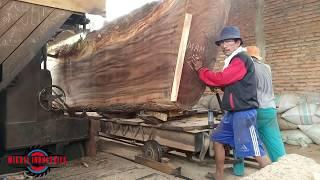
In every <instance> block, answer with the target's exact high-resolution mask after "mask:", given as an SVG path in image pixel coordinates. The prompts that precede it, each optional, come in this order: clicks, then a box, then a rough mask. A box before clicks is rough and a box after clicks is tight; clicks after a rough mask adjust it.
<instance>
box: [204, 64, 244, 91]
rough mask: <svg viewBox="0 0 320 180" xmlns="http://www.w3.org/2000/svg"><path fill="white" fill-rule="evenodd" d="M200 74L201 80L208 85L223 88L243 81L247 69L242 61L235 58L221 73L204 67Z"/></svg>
mask: <svg viewBox="0 0 320 180" xmlns="http://www.w3.org/2000/svg"><path fill="white" fill-rule="evenodd" d="M198 73H199V78H200V79H201V80H202V81H203V82H204V83H206V84H207V85H209V86H216V87H223V86H226V85H229V84H232V83H235V82H237V81H239V80H241V79H242V78H243V77H244V76H245V75H246V73H247V69H246V66H245V64H244V62H243V61H242V60H241V59H239V58H235V59H234V60H232V62H231V63H230V64H229V66H228V67H227V68H225V69H224V70H223V71H221V72H213V71H210V70H209V69H208V68H204V67H203V68H200V69H199V71H198Z"/></svg>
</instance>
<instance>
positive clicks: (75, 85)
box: [52, 0, 230, 112]
mask: <svg viewBox="0 0 320 180" xmlns="http://www.w3.org/2000/svg"><path fill="white" fill-rule="evenodd" d="M229 8H230V1H229V0H214V1H213V0H201V1H200V0H166V1H159V2H154V3H151V4H147V5H145V6H144V7H142V8H140V9H137V10H135V11H133V12H132V13H130V14H128V15H126V16H124V17H122V18H119V19H118V20H116V21H113V22H110V23H108V24H106V25H105V26H104V27H103V28H102V29H101V30H99V31H95V32H92V33H90V34H88V35H87V37H86V38H85V39H84V40H81V41H79V42H77V43H76V44H74V45H73V46H72V47H70V46H66V47H63V48H62V49H60V51H59V63H58V64H57V65H56V66H55V67H54V68H53V69H52V76H53V83H54V84H56V85H59V86H61V87H62V88H63V89H64V90H65V92H66V94H67V104H68V105H69V106H70V107H71V108H73V109H81V108H85V109H87V110H95V111H103V112H133V111H139V110H149V111H158V112H166V111H180V110H186V109H190V108H191V107H192V106H193V105H194V104H195V103H196V102H197V101H198V100H199V98H200V97H201V95H202V93H203V91H204V90H205V85H204V84H203V83H201V82H200V81H199V79H198V76H197V74H196V72H195V71H194V70H193V69H192V68H191V67H190V65H189V62H190V61H191V60H192V59H193V58H200V59H201V60H202V61H203V62H204V64H205V66H212V65H213V63H214V62H215V60H216V55H217V47H216V46H215V45H214V40H215V39H216V37H217V35H218V34H219V32H220V31H221V29H222V28H223V26H224V24H225V23H226V21H227V19H228V13H229Z"/></svg>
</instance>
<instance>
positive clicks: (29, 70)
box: [0, 0, 105, 173]
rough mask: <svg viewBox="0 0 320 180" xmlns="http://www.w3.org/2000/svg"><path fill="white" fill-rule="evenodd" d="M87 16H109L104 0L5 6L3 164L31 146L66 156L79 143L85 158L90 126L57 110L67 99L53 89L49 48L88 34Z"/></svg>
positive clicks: (0, 35)
mask: <svg viewBox="0 0 320 180" xmlns="http://www.w3.org/2000/svg"><path fill="white" fill-rule="evenodd" d="M86 13H92V14H99V15H101V14H103V13H105V2H104V0H93V1H90V3H87V2H86V1H85V0H75V1H72V2H69V1H60V2H58V3H57V2H52V1H38V0H2V1H1V2H0V22H1V27H0V39H1V40H0V47H1V48H0V104H1V105H0V133H1V134H0V157H1V164H2V165H3V163H4V162H5V161H3V160H4V159H5V156H6V155H8V154H10V153H12V152H18V151H19V150H22V149H26V148H30V147H39V146H41V147H42V146H52V147H54V149H55V150H57V152H58V153H61V154H62V153H64V147H67V146H72V145H74V144H77V146H76V148H74V149H78V151H80V152H82V154H83V147H82V146H81V144H83V143H79V142H83V141H84V140H85V139H86V138H87V137H88V134H89V130H88V128H89V121H88V120H87V119H85V118H81V117H76V116H70V113H69V114H68V113H66V112H64V111H61V110H60V108H59V107H57V105H59V103H55V102H59V101H61V102H62V100H63V98H65V94H64V93H63V91H62V90H61V89H60V88H59V87H57V86H53V85H52V78H51V74H50V71H49V70H47V48H46V46H47V43H48V42H49V41H50V40H52V39H54V38H55V37H56V36H57V35H58V34H59V33H60V32H62V31H64V30H66V29H68V30H74V31H81V30H85V29H86V28H85V26H86V24H87V23H88V22H89V21H88V19H87V18H86V16H85V14H86ZM3 22H5V23H3ZM60 105H61V103H60ZM62 105H63V104H62ZM1 167H2V166H1ZM0 169H2V170H5V169H6V168H0ZM2 170H1V171H2ZM0 173H1V172H0Z"/></svg>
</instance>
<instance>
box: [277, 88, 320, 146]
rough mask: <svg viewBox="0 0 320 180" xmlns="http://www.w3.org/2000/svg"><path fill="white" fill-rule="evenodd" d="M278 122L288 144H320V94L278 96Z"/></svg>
mask: <svg viewBox="0 0 320 180" xmlns="http://www.w3.org/2000/svg"><path fill="white" fill-rule="evenodd" d="M276 104H277V109H278V123H279V127H280V130H281V135H282V140H283V141H284V142H285V143H287V144H292V145H300V146H307V145H308V144H310V143H315V144H319V145H320V94H315V93H313V94H310V93H309V94H304V95H297V94H290V93H285V94H281V95H278V96H276Z"/></svg>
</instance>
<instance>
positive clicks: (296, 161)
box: [242, 154, 320, 180]
mask: <svg viewBox="0 0 320 180" xmlns="http://www.w3.org/2000/svg"><path fill="white" fill-rule="evenodd" d="M319 176H320V164H318V163H316V162H315V161H314V160H312V159H310V158H307V157H304V156H301V155H297V154H288V155H286V156H283V157H282V158H281V159H280V160H279V161H278V162H275V163H272V164H271V165H269V166H267V167H265V168H263V169H261V170H260V171H257V172H255V173H253V174H251V175H250V176H247V177H244V178H242V180H254V179H256V180H270V179H272V180H287V179H288V180H302V179H303V180H319V179H320V177H319Z"/></svg>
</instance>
